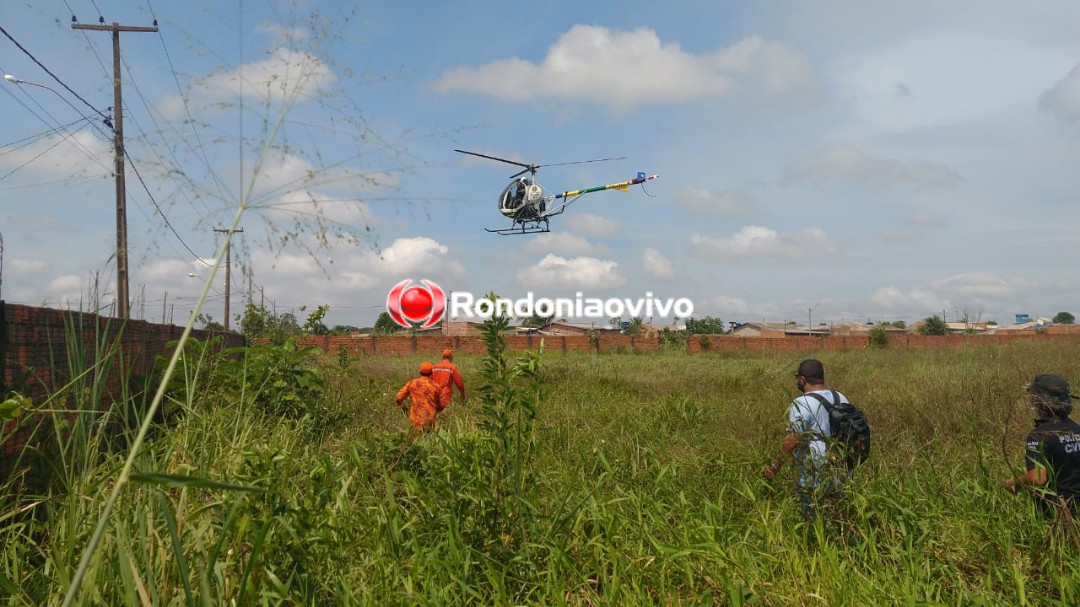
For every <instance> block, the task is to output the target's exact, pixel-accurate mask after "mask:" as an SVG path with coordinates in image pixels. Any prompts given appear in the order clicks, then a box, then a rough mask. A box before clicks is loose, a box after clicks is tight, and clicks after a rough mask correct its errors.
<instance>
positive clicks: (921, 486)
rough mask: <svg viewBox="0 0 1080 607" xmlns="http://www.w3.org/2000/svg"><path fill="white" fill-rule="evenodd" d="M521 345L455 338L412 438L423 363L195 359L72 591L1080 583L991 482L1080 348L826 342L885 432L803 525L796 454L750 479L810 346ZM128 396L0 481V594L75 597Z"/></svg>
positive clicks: (837, 599)
mask: <svg viewBox="0 0 1080 607" xmlns="http://www.w3.org/2000/svg"><path fill="white" fill-rule="evenodd" d="M273 349H274V348H272V347H268V348H266V350H273ZM278 350H281V348H278ZM517 356H518V354H516V353H507V354H506V355H505V356H495V357H490V358H486V359H485V358H483V357H471V358H470V357H458V360H457V361H456V362H458V363H459V367H460V368H461V370H462V372H463V374H464V376H465V381H466V388H467V389H468V391H469V394H470V398H469V399H468V400H467V401H465V402H462V401H461V400H460V399H459V398H455V402H454V404H453V406H452V407H451V408H450V409H449V410H447V412H446V413H445V414H444V415H443V416H442V417H440V420H439V429H438V430H437V431H436V432H434V433H432V434H430V435H427V436H424V437H422V438H419V439H418V440H415V441H409V440H408V439H407V430H408V424H407V420H406V418H405V416H404V414H403V413H402V412H401V411H400V410H399V409H397V408H396V407H394V405H393V397H394V393H395V392H396V391H397V389H398V388H399V387H400V386H401V384H402V383H404V382H405V381H406V380H407V379H409V378H410V377H412V376H413V374H414V372H415V369H416V368H417V366H418V364H419V362H420V360H421V359H420V358H419V357H415V358H414V357H404V358H370V357H368V358H364V357H362V358H358V359H351V360H350V359H345V358H341V357H335V356H325V355H322V354H319V353H312V354H308V355H305V354H303V353H295V352H284V353H282V352H276V353H272V354H265V355H263V354H260V355H258V356H256V355H251V356H249V358H248V362H247V363H246V364H244V363H237V362H235V361H234V362H231V363H227V362H221V361H212V360H211V359H205V360H203V361H202V364H199V362H198V361H197V360H196V359H195V358H192V359H191V360H189V363H190V364H189V365H187V366H182V368H181V370H182V371H183V373H182V374H181V375H182V377H181V378H179V379H178V380H176V381H174V384H173V387H172V388H171V389H170V391H169V394H170V395H172V398H173V400H172V401H171V403H170V404H169V405H168V407H167V408H166V409H167V412H168V415H166V419H168V422H167V424H166V425H165V426H162V427H160V428H158V429H156V430H155V431H154V433H153V434H152V439H151V440H150V441H149V442H148V443H147V444H146V446H145V447H144V449H143V453H141V454H140V456H139V458H138V459H137V460H136V474H137V476H136V477H135V482H133V483H132V484H131V485H130V486H128V487H125V488H124V490H123V492H122V494H121V496H120V499H119V501H118V502H117V506H116V510H115V511H114V512H113V514H112V516H111V518H110V519H109V522H108V524H107V526H106V528H105V534H104V536H103V539H102V542H101V545H100V547H99V548H98V549H97V550H96V551H95V553H94V555H93V558H92V560H91V565H90V568H89V569H88V570H87V574H86V577H85V579H84V580H83V582H82V584H81V586H80V589H79V592H78V594H77V600H76V601H75V603H76V604H80V603H81V604H87V605H234V604H235V605H339V604H340V605H450V604H498V605H515V604H530V605H645V604H660V605H710V604H713V605H853V606H854V605H1009V606H1013V605H1061V606H1075V605H1077V604H1080V546H1078V545H1077V544H1075V539H1074V538H1075V535H1074V534H1075V530H1071V529H1068V528H1066V527H1065V526H1064V525H1063V524H1060V522H1057V523H1055V522H1053V521H1048V520H1045V519H1043V518H1041V517H1040V516H1038V515H1037V513H1036V512H1035V511H1034V509H1033V508H1032V507H1031V503H1030V500H1029V499H1027V498H1026V496H1024V495H1011V494H1008V493H1006V492H1005V491H1003V489H1002V481H1003V480H1004V479H1005V478H1007V477H1008V476H1010V475H1012V474H1015V473H1016V472H1018V471H1019V469H1020V467H1021V465H1022V446H1023V445H1022V442H1023V437H1024V435H1025V434H1026V432H1027V431H1028V430H1029V429H1030V427H1031V420H1030V415H1029V413H1028V411H1027V409H1026V407H1025V406H1024V400H1023V398H1022V387H1023V385H1024V384H1025V383H1026V382H1027V381H1029V380H1030V379H1031V377H1032V376H1034V375H1035V374H1036V373H1057V374H1061V375H1063V376H1065V377H1066V378H1068V379H1070V380H1071V381H1072V382H1074V385H1075V382H1077V381H1080V376H1077V375H1076V368H1075V364H1074V362H1073V361H1075V360H1077V359H1078V358H1080V343H1078V342H1075V341H1061V342H1052V343H1051V342H1043V343H1039V344H1024V343H1017V344H1012V345H1005V346H985V347H965V348H962V349H943V350H916V349H906V348H896V349H874V350H866V351H845V352H827V353H822V354H821V355H820V358H821V359H822V360H823V362H824V363H825V366H826V373H827V381H828V383H829V384H830V385H831V386H832V387H835V388H837V389H840V390H842V391H844V392H845V393H846V394H847V395H848V396H849V397H850V398H851V399H852V400H853V401H854V402H855V403H856V404H858V405H860V406H861V407H862V408H863V409H864V410H865V411H866V413H867V415H868V417H869V418H870V421H871V424H872V428H873V433H874V437H873V440H874V446H873V452H872V454H871V458H870V460H869V462H868V464H867V465H866V466H864V468H863V469H861V470H860V473H859V474H858V476H857V477H856V479H855V481H854V482H853V483H852V484H851V486H850V487H849V491H848V492H847V494H845V496H844V499H843V500H841V501H840V502H839V503H838V504H837V505H836V506H835V508H833V509H832V510H830V511H829V512H826V513H825V515H824V516H823V517H822V519H821V520H819V521H818V522H817V523H816V524H814V525H809V526H808V525H806V524H804V522H803V519H802V516H801V513H800V510H799V506H798V502H797V500H796V498H795V496H794V493H793V490H792V480H793V479H792V478H791V474H792V469H791V468H792V467H790V466H788V467H786V468H785V469H784V470H783V471H782V473H781V475H780V478H779V479H778V480H776V481H774V482H773V483H771V484H770V483H766V482H765V481H764V480H763V479H762V477H761V468H762V466H763V465H764V464H765V463H767V462H768V461H769V459H770V458H771V457H772V456H773V455H774V454H775V452H776V449H777V447H778V445H779V441H780V440H781V438H782V437H783V434H784V424H785V411H786V407H787V404H788V402H789V399H790V398H791V397H792V396H793V395H794V390H795V386H794V380H793V378H792V372H793V370H794V369H795V367H796V365H797V364H798V362H799V360H801V359H802V358H804V357H806V355H797V356H796V355H792V356H785V357H781V356H776V355H768V356H757V357H750V356H741V357H736V356H728V355H721V354H703V355H694V356H691V355H687V354H684V353H661V354H651V355H585V354H561V353H544V354H542V355H540V356H539V357H538V358H536V359H529V358H527V357H526V359H525V360H524V362H522V363H521V364H519V365H517V366H516V367H515V366H514V361H515V359H516V357H517ZM211 363H213V364H211ZM485 378H486V379H485ZM485 383H487V385H488V388H487V389H481V386H482V385H483V384H485ZM136 404H137V403H136ZM84 408H85V407H84ZM133 408H135V409H138V407H137V406H133ZM116 417H117V414H115V413H111V414H109V415H104V414H101V415H92V416H88V418H87V421H86V422H85V429H84V430H83V431H81V432H82V434H79V436H81V437H82V438H80V439H79V441H78V442H73V443H71V444H68V445H66V446H64V447H53V451H50V453H55V452H60V453H66V455H65V456H64V458H63V459H62V462H63V465H59V466H57V467H56V469H55V470H54V471H53V474H52V476H51V477H50V479H51V480H50V482H49V484H48V486H47V488H46V490H45V491H44V492H43V494H42V495H34V494H29V493H25V492H23V493H17V494H13V493H11V491H10V490H9V491H8V492H6V494H5V495H4V497H3V502H2V506H3V507H2V514H0V516H2V517H3V521H2V522H0V525H2V527H0V533H2V534H3V543H2V545H3V553H2V557H0V596H2V597H3V598H2V599H0V603H2V604H5V605H58V604H60V603H61V601H62V600H63V598H64V596H65V593H67V592H68V590H69V585H70V583H71V580H72V576H73V572H74V570H75V568H76V565H77V563H78V562H79V559H80V556H81V554H82V552H83V550H84V547H85V545H86V543H87V541H88V540H89V538H90V535H91V533H92V532H93V529H94V526H95V524H96V522H97V517H98V516H99V513H100V511H101V504H102V503H103V502H104V500H105V496H106V495H107V494H108V492H109V491H110V490H111V488H112V486H113V483H114V480H113V479H114V478H115V477H116V475H117V472H118V470H119V469H120V466H121V463H122V460H123V456H124V454H123V453H122V452H120V451H119V450H118V449H116V444H117V443H120V444H123V442H124V441H123V437H124V436H125V435H124V433H123V431H118V430H116V426H117V424H116V423H115V422H116V419H115V418H116ZM108 422H113V423H111V424H110V423H108ZM79 423H80V422H76V426H75V427H76V428H78V427H79ZM106 429H108V430H106ZM106 439H108V440H106ZM105 443H109V444H105ZM110 445H111V446H112V448H109V447H110ZM53 461H54V462H58V461H61V460H57V459H56V458H55V455H54V456H53ZM10 488H11V489H12V490H13V488H14V485H11V486H10Z"/></svg>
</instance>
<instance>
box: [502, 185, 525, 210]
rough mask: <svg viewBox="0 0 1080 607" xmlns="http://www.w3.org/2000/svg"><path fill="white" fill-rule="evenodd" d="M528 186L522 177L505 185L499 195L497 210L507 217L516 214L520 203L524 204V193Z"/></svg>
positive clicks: (520, 205)
mask: <svg viewBox="0 0 1080 607" xmlns="http://www.w3.org/2000/svg"><path fill="white" fill-rule="evenodd" d="M528 187H529V184H528V182H526V181H525V180H524V179H518V180H517V181H515V182H513V183H511V184H510V185H508V186H506V189H504V190H503V192H502V196H500V197H499V212H501V213H502V214H503V215H505V216H507V217H513V216H514V215H515V214H517V212H518V211H519V210H520V209H521V207H522V205H524V204H525V194H526V192H527V191H528Z"/></svg>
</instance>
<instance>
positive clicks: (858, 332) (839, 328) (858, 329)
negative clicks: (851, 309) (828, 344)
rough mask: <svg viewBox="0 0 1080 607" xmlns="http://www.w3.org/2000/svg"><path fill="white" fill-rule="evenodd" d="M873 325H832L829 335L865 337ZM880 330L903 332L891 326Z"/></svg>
mask: <svg viewBox="0 0 1080 607" xmlns="http://www.w3.org/2000/svg"><path fill="white" fill-rule="evenodd" d="M874 326H875V325H864V324H862V323H861V322H844V323H840V324H838V325H833V326H832V327H830V328H829V335H838V336H842V337H865V336H867V335H869V334H870V331H871V330H872V329H873V328H874ZM881 328H883V329H885V330H886V331H889V330H892V331H903V329H897V328H896V327H893V326H888V327H884V326H882V327H881Z"/></svg>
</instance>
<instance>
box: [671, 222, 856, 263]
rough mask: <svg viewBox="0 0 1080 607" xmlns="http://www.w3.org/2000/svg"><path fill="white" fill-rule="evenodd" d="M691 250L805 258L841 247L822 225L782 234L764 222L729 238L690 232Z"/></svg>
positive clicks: (708, 255)
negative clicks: (832, 239) (830, 238)
mask: <svg viewBox="0 0 1080 607" xmlns="http://www.w3.org/2000/svg"><path fill="white" fill-rule="evenodd" d="M690 251H691V253H693V254H694V255H695V256H697V257H700V258H703V259H709V260H717V259H742V258H748V257H780V258H784V259H804V258H807V257H808V256H821V255H835V254H838V253H839V252H840V249H839V248H838V247H837V246H836V245H835V244H833V243H832V242H831V241H830V240H829V237H828V236H827V235H826V234H825V231H824V230H822V229H821V228H806V229H804V230H799V231H797V232H788V233H785V234H781V233H780V232H777V231H776V230H773V229H770V228H766V227H762V226H746V227H744V228H743V229H742V230H739V232H738V233H736V234H734V235H732V236H730V237H728V238H715V237H712V236H702V235H700V234H691V235H690Z"/></svg>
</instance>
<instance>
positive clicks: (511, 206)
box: [454, 150, 659, 235]
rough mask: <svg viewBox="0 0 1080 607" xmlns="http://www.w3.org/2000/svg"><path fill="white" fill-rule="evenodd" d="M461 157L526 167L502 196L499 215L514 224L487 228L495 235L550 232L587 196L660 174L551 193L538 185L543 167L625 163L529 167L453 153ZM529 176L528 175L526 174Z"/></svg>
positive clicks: (642, 181)
mask: <svg viewBox="0 0 1080 607" xmlns="http://www.w3.org/2000/svg"><path fill="white" fill-rule="evenodd" d="M454 151H455V152H460V153H462V154H469V155H471V156H479V157H480V158H487V159H489V160H497V161H499V162H505V163H507V164H513V165H516V166H519V167H523V168H522V170H520V171H518V172H517V173H514V174H513V175H511V176H510V179H512V180H513V181H511V182H510V184H509V185H507V186H506V187H505V188H504V189H503V191H502V194H501V195H500V196H499V212H500V213H502V215H503V216H504V217H509V218H510V219H511V220H512V223H511V225H510V227H509V228H502V229H491V228H484V229H485V230H486V231H488V232H491V233H493V234H502V235H506V234H540V233H544V232H550V231H551V229H550V225H549V220H550V219H551V218H552V217H554V216H555V215H561V214H562V213H563V211H565V210H566V208H567V207H569V206H570V205H571V204H573V203H574V202H575V201H576V200H577V199H578V198H581V197H582V196H584V195H585V194H589V193H592V192H602V191H604V190H619V191H621V192H628V191H629V190H630V186H632V185H638V184H641V183H645V182H646V181H650V180H652V179H656V178H657V177H659V175H646V174H645V173H643V172H640V171H639V172H638V173H637V176H636V177H634V178H633V179H629V180H627V181H620V182H618V183H609V184H607V185H600V186H596V187H591V188H583V189H579V190H568V191H565V192H561V193H552V192H549V191H547V190H545V189H544V188H543V186H541V185H540V184H539V183H537V182H536V171H537V169H539V168H541V167H548V166H564V165H569V164H584V163H587V162H604V161H607V160H625V159H624V158H621V157H620V158H598V159H595V160H581V161H578V162H560V163H555V164H526V163H524V162H517V161H515V160H507V159H506V158H498V157H496V156H488V155H487V154H481V153H479V152H470V151H467V150H454ZM526 173H528V175H527V176H526V175H525V174H526Z"/></svg>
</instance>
